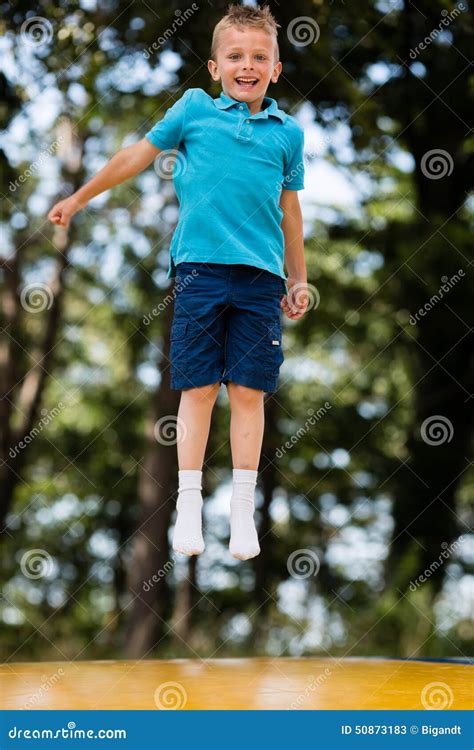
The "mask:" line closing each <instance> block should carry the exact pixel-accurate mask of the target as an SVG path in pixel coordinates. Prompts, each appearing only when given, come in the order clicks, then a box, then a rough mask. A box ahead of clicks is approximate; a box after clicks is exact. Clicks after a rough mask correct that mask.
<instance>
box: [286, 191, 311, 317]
mask: <svg viewBox="0 0 474 750" xmlns="http://www.w3.org/2000/svg"><path fill="white" fill-rule="evenodd" d="M280 207H281V209H282V211H283V218H282V220H281V228H282V231H283V235H284V238H285V266H286V268H287V271H288V278H287V286H288V295H285V296H284V297H283V298H282V300H281V307H282V309H283V311H284V312H285V314H286V316H287V317H288V318H291V319H296V318H301V316H302V315H304V313H305V310H306V307H307V304H308V298H307V287H306V284H307V272H306V262H305V257H304V240H303V215H302V213H301V206H300V202H299V199H298V191H297V190H282V193H281V198H280ZM295 285H296V287H295V289H294V290H293V294H292V287H293V286H295Z"/></svg>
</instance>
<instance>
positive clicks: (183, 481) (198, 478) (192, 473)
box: [178, 469, 202, 490]
mask: <svg viewBox="0 0 474 750" xmlns="http://www.w3.org/2000/svg"><path fill="white" fill-rule="evenodd" d="M178 486H179V489H197V490H201V489H202V469H178Z"/></svg>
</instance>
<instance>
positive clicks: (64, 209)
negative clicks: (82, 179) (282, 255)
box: [48, 138, 161, 228]
mask: <svg viewBox="0 0 474 750" xmlns="http://www.w3.org/2000/svg"><path fill="white" fill-rule="evenodd" d="M160 150H161V149H159V148H157V147H156V146H153V144H152V143H150V141H149V140H148V139H147V138H142V139H141V140H140V141H138V143H134V144H132V145H131V146H126V147H125V148H122V149H121V150H120V151H117V153H116V154H114V156H113V157H112V158H111V159H110V160H109V161H108V162H107V164H106V165H105V167H103V168H102V169H101V170H100V171H99V172H97V174H96V175H94V177H92V179H90V180H89V182H86V183H85V185H83V186H82V187H81V188H79V190H76V192H75V193H73V194H72V195H71V196H69V198H65V199H64V200H62V201H59V203H56V204H55V205H54V206H53V208H52V209H51V211H50V212H49V214H48V219H49V220H50V221H51V222H52V223H53V224H56V225H57V226H59V227H64V228H67V227H68V226H69V222H70V220H71V219H72V217H73V216H74V214H75V213H77V212H78V211H80V210H81V208H84V207H85V206H87V204H88V203H89V201H90V200H91V199H92V198H95V196H96V195H99V194H100V193H103V192H104V190H109V189H110V188H113V187H115V186H116V185H120V183H122V182H125V180H128V179H129V178H130V177H134V176H135V175H137V174H139V172H142V171H143V170H144V169H146V167H148V166H149V164H151V162H152V161H153V160H154V159H156V157H157V155H158V154H159V153H160Z"/></svg>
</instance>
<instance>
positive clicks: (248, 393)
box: [227, 380, 265, 470]
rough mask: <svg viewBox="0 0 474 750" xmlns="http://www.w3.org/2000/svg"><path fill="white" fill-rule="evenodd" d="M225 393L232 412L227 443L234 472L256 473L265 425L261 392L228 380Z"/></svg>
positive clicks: (262, 392)
mask: <svg viewBox="0 0 474 750" xmlns="http://www.w3.org/2000/svg"><path fill="white" fill-rule="evenodd" d="M227 393H228V394H229V401H230V409H231V419H230V443H231V450H232V463H233V466H234V469H254V470H256V469H257V467H258V464H259V461H260V452H261V450H262V441H263V430H264V425H265V416H264V408H263V407H264V404H263V396H264V391H258V390H256V389H255V388H247V386H245V385H239V384H238V383H233V382H232V381H230V380H229V382H228V383H227Z"/></svg>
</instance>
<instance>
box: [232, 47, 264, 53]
mask: <svg viewBox="0 0 474 750" xmlns="http://www.w3.org/2000/svg"><path fill="white" fill-rule="evenodd" d="M241 50H242V47H231V48H230V49H228V50H227V52H240V51H241ZM254 52H268V50H267V49H264V48H263V47H257V49H254Z"/></svg>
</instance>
